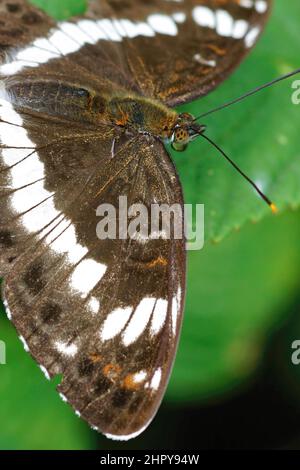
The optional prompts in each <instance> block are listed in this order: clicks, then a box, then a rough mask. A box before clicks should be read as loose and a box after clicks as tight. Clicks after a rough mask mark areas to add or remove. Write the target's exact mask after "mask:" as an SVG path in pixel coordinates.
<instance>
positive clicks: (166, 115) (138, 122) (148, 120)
mask: <svg viewBox="0 0 300 470" xmlns="http://www.w3.org/2000/svg"><path fill="white" fill-rule="evenodd" d="M108 107H109V114H110V118H111V120H112V122H113V123H114V124H116V125H117V126H121V127H124V128H126V129H128V130H132V131H136V132H139V133H148V134H151V135H154V136H157V137H161V138H162V139H168V138H170V137H171V135H172V133H173V129H174V127H175V126H176V122H177V119H178V114H177V113H176V111H174V110H172V109H170V108H168V107H166V106H164V105H163V104H162V103H160V102H159V101H155V100H152V99H147V98H144V97H140V96H134V95H133V96H116V97H114V98H113V99H112V100H110V101H109V103H108Z"/></svg>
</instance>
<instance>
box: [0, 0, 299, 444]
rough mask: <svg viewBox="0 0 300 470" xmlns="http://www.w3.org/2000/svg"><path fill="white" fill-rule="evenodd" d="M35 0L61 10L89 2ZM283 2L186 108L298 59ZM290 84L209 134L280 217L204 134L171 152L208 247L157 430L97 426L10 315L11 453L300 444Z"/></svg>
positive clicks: (1, 405) (195, 275)
mask: <svg viewBox="0 0 300 470" xmlns="http://www.w3.org/2000/svg"><path fill="white" fill-rule="evenodd" d="M33 3H35V4H36V5H38V6H40V7H43V8H44V9H45V10H46V11H48V13H50V14H52V15H53V16H55V17H56V18H66V17H68V16H70V15H71V14H78V13H80V12H83V11H84V6H85V2H84V1H83V0H68V1H67V0H64V1H62V0H51V1H50V0H49V1H47V0H34V2H33ZM274 3H275V5H274V11H273V14H272V16H271V19H270V21H269V23H268V25H267V28H266V31H265V34H264V35H263V37H262V39H261V40H260V42H259V44H258V45H257V46H256V47H255V49H254V50H253V51H252V53H251V54H250V56H249V57H248V58H247V59H246V60H245V61H244V62H243V64H242V65H241V66H240V68H239V69H238V70H237V71H236V72H235V73H234V74H233V76H232V77H231V78H230V79H228V80H227V81H226V82H225V83H224V84H223V85H222V86H220V87H219V88H218V89H217V90H216V91H214V92H213V93H212V94H210V95H209V96H208V97H206V98H204V99H201V100H198V101H195V102H193V103H192V104H190V105H188V106H185V107H182V109H184V110H188V111H189V112H192V113H194V114H199V113H202V112H204V111H206V110H209V109H210V108H211V107H214V106H217V105H219V104H221V103H223V102H225V101H227V100H229V99H231V98H235V97H237V96H239V95H241V94H243V93H245V92H246V91H248V90H250V89H251V88H254V87H255V86H257V85H260V84H262V83H264V82H267V81H269V80H271V79H272V78H275V77H277V76H278V75H280V74H282V73H286V72H289V71H291V70H293V69H295V68H297V67H299V66H300V59H299V49H300V31H299V21H300V3H299V1H298V0H289V2H286V1H284V0H275V2H274ZM162 60H163V56H162ZM291 84H292V80H289V81H286V82H284V83H281V84H280V85H277V86H274V87H273V88H272V89H270V90H267V91H265V92H263V93H261V94H259V95H256V96H255V97H252V98H250V99H249V100H247V101H245V102H243V103H240V104H238V105H236V106H234V107H231V108H229V109H227V110H224V111H222V112H220V113H217V114H215V115H212V116H210V117H208V118H207V119H206V120H205V123H206V124H207V125H208V135H209V136H210V137H212V138H213V139H214V140H215V141H216V142H218V144H219V145H220V146H221V147H223V148H224V150H226V151H227V153H228V154H229V155H230V156H231V157H232V158H233V159H234V160H235V161H236V162H237V163H238V164H239V165H240V166H241V167H242V168H243V170H245V171H246V172H247V174H248V175H249V176H251V177H252V178H253V179H254V180H255V181H258V182H260V183H261V184H262V185H263V188H264V190H265V192H266V193H267V194H268V195H269V196H270V197H271V198H272V199H273V200H274V201H275V202H276V204H277V205H278V206H279V208H280V213H279V215H277V216H272V214H271V213H270V211H269V209H268V207H267V206H265V204H264V203H263V202H262V201H261V200H259V199H258V198H257V196H256V194H255V193H254V191H253V190H252V188H251V187H250V186H249V185H247V183H246V182H245V181H244V180H243V179H242V178H240V177H239V176H238V175H237V174H236V173H235V172H234V171H233V169H232V168H231V167H229V166H228V164H227V163H226V161H225V160H222V159H221V158H219V156H218V154H216V152H215V150H214V149H213V148H211V147H210V146H209V145H208V143H207V142H205V141H201V139H199V141H197V142H196V143H194V144H193V145H191V146H190V148H189V149H188V151H187V152H186V153H184V154H177V155H174V160H175V163H176V166H177V168H178V171H179V174H180V177H181V180H182V184H183V188H184V193H185V200H186V202H190V203H204V204H205V212H206V220H205V223H206V230H205V232H206V244H205V248H204V249H203V250H202V251H200V252H190V253H189V259H188V282H187V286H188V290H187V301H186V309H185V320H184V325H183V331H182V337H181V341H180V345H179V350H178V354H177V359H176V363H175V367H174V371H173V374H172V377H171V381H170V385H169V387H168V390H167V394H166V397H165V400H164V403H163V405H162V407H161V409H160V411H159V412H158V415H157V417H156V418H155V420H154V422H153V424H152V425H151V426H150V428H149V430H147V431H146V432H145V433H144V434H142V435H141V436H140V437H138V438H137V439H135V440H133V441H130V442H129V443H127V444H125V443H113V442H111V441H108V440H106V439H105V438H103V437H101V436H99V435H98V434H97V433H95V432H94V431H92V430H90V429H89V427H88V426H87V425H86V424H85V423H84V422H83V421H81V420H80V419H78V418H77V417H76V416H75V415H74V414H73V412H72V410H71V409H70V408H69V407H68V406H67V405H66V404H64V403H63V402H62V401H61V400H60V398H59V397H58V395H57V393H56V392H55V383H50V382H48V381H46V380H45V378H44V376H43V375H42V373H41V372H40V370H39V368H38V367H37V366H36V365H35V363H34V361H33V360H32V359H31V358H30V357H29V356H28V355H27V354H26V353H25V351H24V350H23V347H22V344H21V342H20V341H19V339H18V337H17V335H16V332H15V330H14V328H13V327H12V326H11V324H10V323H9V321H8V320H7V319H6V317H5V315H4V314H3V315H1V319H0V328H1V330H0V339H1V340H3V341H5V342H6V345H7V365H0V397H1V400H0V422H1V423H2V426H1V431H0V449H97V448H98V449H126V448H130V449H143V448H153V449H155V448H169V449H171V448H174V449H180V448H186V447H194V448H196V447H198V448H203V449H205V448H210V449H214V448H218V447H222V448H251V446H253V447H256V448H257V447H259V448H264V447H268V446H272V447H274V446H275V447H290V446H293V447H296V448H298V446H299V448H300V444H298V440H299V442H300V439H298V435H299V436H300V424H298V423H299V422H300V421H299V417H300V365H299V366H298V368H297V366H294V365H292V363H291V353H292V349H291V343H292V341H294V340H295V339H300V316H299V313H300V289H299V287H300V249H299V248H300V246H299V245H300V244H299V240H300V217H299V214H300V213H299V210H298V207H299V205H300V150H299V145H298V142H299V130H300V125H299V120H300V107H299V106H295V105H292V103H291V94H292V89H291ZM191 422H193V424H191Z"/></svg>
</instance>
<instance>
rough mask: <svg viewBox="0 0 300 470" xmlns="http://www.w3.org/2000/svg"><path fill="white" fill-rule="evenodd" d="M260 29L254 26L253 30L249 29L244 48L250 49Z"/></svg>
mask: <svg viewBox="0 0 300 470" xmlns="http://www.w3.org/2000/svg"><path fill="white" fill-rule="evenodd" d="M260 31H261V29H260V27H259V26H255V27H254V28H252V29H250V31H249V33H248V34H247V35H246V37H245V44H246V47H249V48H250V47H252V46H253V45H254V43H255V41H256V39H257V37H258V35H259V33H260Z"/></svg>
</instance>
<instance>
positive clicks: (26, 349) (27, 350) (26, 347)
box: [19, 335, 29, 352]
mask: <svg viewBox="0 0 300 470" xmlns="http://www.w3.org/2000/svg"><path fill="white" fill-rule="evenodd" d="M19 338H20V340H21V341H22V343H23V346H24V349H25V351H26V352H29V347H28V344H27V343H26V341H25V338H24V336H22V335H21V336H19Z"/></svg>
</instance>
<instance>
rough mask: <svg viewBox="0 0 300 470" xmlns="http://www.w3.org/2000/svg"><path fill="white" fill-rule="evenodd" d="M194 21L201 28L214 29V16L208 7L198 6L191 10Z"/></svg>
mask: <svg viewBox="0 0 300 470" xmlns="http://www.w3.org/2000/svg"><path fill="white" fill-rule="evenodd" d="M193 18H194V21H195V22H196V23H197V24H198V25H199V26H202V27H206V28H211V29H214V28H215V27H216V16H215V13H214V12H213V10H211V9H210V8H208V7H202V6H198V7H195V8H194V9H193Z"/></svg>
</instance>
